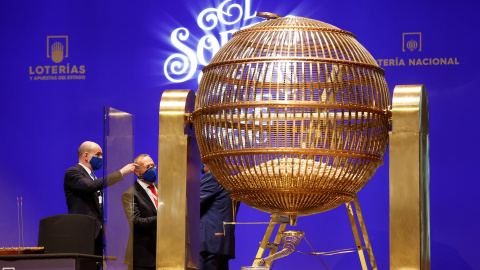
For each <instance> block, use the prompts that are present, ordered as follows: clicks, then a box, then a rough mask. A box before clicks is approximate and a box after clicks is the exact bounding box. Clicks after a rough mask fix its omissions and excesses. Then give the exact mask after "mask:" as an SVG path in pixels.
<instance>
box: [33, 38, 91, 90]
mask: <svg viewBox="0 0 480 270" xmlns="http://www.w3.org/2000/svg"><path fill="white" fill-rule="evenodd" d="M46 43H47V48H46V49H47V53H46V56H47V59H49V60H48V61H47V63H48V64H44V65H37V66H29V67H28V75H29V79H30V80H31V81H52V80H53V81H55V80H85V79H86V68H85V65H78V64H73V63H70V62H69V61H68V60H67V59H68V57H69V40H68V36H47V40H46Z"/></svg>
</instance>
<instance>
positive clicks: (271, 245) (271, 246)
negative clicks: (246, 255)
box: [252, 215, 288, 269]
mask: <svg viewBox="0 0 480 270" xmlns="http://www.w3.org/2000/svg"><path fill="white" fill-rule="evenodd" d="M279 218H281V217H280V216H277V215H272V218H271V219H270V224H269V225H268V227H267V230H266V231H265V235H264V236H263V239H262V242H261V243H260V247H259V248H258V251H257V255H256V256H255V260H254V261H253V264H252V266H255V265H256V263H257V262H258V261H260V260H261V259H262V258H263V253H264V252H265V249H267V248H268V249H270V253H269V255H272V254H274V253H275V252H277V249H278V245H279V244H280V240H281V235H280V232H283V231H284V230H285V228H286V227H287V224H288V221H286V222H282V223H280V226H279V227H278V230H277V233H276V236H275V240H274V241H273V243H270V242H268V240H269V239H270V236H271V235H272V233H273V230H274V229H275V225H276V224H275V222H278V221H279ZM265 266H267V267H268V268H269V269H270V266H271V262H267V263H266V264H265Z"/></svg>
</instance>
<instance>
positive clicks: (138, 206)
mask: <svg viewBox="0 0 480 270" xmlns="http://www.w3.org/2000/svg"><path fill="white" fill-rule="evenodd" d="M155 186H157V185H156V184H155ZM122 203H123V208H124V210H125V214H126V215H127V219H128V221H129V224H130V237H129V239H128V246H127V253H126V256H125V264H127V265H132V262H133V265H134V266H136V267H155V263H156V254H157V210H156V209H155V205H154V204H153V202H152V200H151V199H150V197H149V196H148V194H147V192H146V191H145V189H143V187H142V186H141V185H140V184H139V183H138V182H135V183H134V184H133V185H132V186H131V187H130V188H129V189H127V191H125V192H124V193H123V195H122Z"/></svg>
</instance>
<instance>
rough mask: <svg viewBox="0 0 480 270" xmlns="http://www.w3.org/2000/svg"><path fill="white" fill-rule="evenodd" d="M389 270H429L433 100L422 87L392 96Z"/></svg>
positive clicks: (400, 90)
mask: <svg viewBox="0 0 480 270" xmlns="http://www.w3.org/2000/svg"><path fill="white" fill-rule="evenodd" d="M392 119H393V127H392V131H391V132H390V269H391V270H400V269H401V270H413V269H421V270H429V269H430V203H429V182H430V168H429V154H428V153H429V144H428V134H429V132H428V100H427V94H426V91H425V87H424V86H423V85H400V86H397V87H395V89H394V91H393V106H392Z"/></svg>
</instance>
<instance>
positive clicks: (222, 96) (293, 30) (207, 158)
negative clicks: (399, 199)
mask: <svg viewBox="0 0 480 270" xmlns="http://www.w3.org/2000/svg"><path fill="white" fill-rule="evenodd" d="M389 108H390V94H389V91H388V87H387V83H386V81H385V78H384V70H383V69H381V68H380V67H379V66H378V65H377V63H376V61H375V59H374V58H373V57H372V56H371V55H370V53H369V52H368V51H367V50H366V49H365V48H364V47H363V46H362V45H361V44H360V43H359V42H358V41H357V40H356V39H355V36H354V35H353V34H352V33H350V32H347V31H344V30H341V29H339V28H337V27H335V26H332V25H330V24H327V23H324V22H320V21H317V20H312V19H308V18H302V17H284V18H279V19H274V20H267V21H264V22H261V23H259V24H256V25H254V26H252V27H249V28H246V29H243V30H240V31H238V32H236V33H235V34H234V35H233V36H232V39H231V40H230V41H229V42H228V43H227V44H225V45H224V46H223V47H222V48H221V49H220V50H219V52H218V53H217V54H215V56H214V57H213V59H212V61H211V62H210V64H209V65H207V66H206V67H205V68H204V69H203V77H202V79H201V82H200V86H199V89H198V92H197V98H196V102H195V110H194V112H193V113H192V119H193V122H194V125H195V132H196V137H197V142H198V146H199V149H200V153H201V160H202V162H203V163H205V164H207V166H209V168H210V170H211V171H212V173H213V175H214V176H215V177H216V179H217V180H218V181H219V183H220V184H221V185H222V186H224V187H225V188H226V189H227V190H228V192H229V193H230V194H231V196H232V199H235V200H238V201H241V202H243V203H245V204H247V205H249V206H251V207H253V208H256V209H259V210H261V211H265V212H268V213H273V214H279V215H290V216H302V215H310V214H316V213H320V212H323V211H327V210H330V209H333V208H335V207H337V206H339V205H341V204H343V203H346V202H349V201H351V200H352V199H353V198H354V196H355V195H356V193H357V192H358V191H360V189H362V187H364V186H365V184H366V183H367V182H368V181H369V180H370V178H371V177H372V176H373V174H374V173H375V171H376V170H377V168H378V167H379V166H380V165H382V163H383V161H382V158H383V156H384V154H385V151H386V148H387V145H388V131H389V115H390V112H389Z"/></svg>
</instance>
